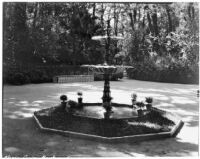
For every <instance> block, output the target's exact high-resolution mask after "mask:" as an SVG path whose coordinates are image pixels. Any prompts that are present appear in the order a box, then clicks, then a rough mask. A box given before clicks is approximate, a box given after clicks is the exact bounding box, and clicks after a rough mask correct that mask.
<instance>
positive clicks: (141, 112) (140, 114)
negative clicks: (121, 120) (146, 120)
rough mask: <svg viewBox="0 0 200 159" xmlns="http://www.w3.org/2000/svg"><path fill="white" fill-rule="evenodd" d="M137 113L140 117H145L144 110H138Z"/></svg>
mask: <svg viewBox="0 0 200 159" xmlns="http://www.w3.org/2000/svg"><path fill="white" fill-rule="evenodd" d="M137 113H138V116H139V117H140V116H142V115H143V110H142V109H138V110H137Z"/></svg>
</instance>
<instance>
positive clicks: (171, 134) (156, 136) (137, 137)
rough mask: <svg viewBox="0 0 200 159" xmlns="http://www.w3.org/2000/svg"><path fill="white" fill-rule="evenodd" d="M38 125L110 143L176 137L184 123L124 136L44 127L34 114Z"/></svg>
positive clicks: (74, 135)
mask: <svg viewBox="0 0 200 159" xmlns="http://www.w3.org/2000/svg"><path fill="white" fill-rule="evenodd" d="M33 117H34V119H35V121H36V123H37V125H38V126H39V128H40V130H42V131H43V132H51V133H57V134H61V135H64V136H68V137H75V138H81V139H89V140H93V141H100V142H108V143H122V142H137V141H147V140H153V139H154V140H157V139H164V138H169V137H176V136H177V134H178V133H179V132H180V130H181V128H182V127H183V125H184V122H183V121H182V120H179V121H178V122H177V124H176V125H175V126H174V127H173V129H172V130H171V131H169V132H161V133H151V134H140V135H130V136H123V137H103V136H98V135H91V134H84V133H78V132H72V131H63V130H58V129H51V128H46V127H43V126H42V124H41V123H40V121H39V120H38V118H37V117H36V116H35V114H34V115H33Z"/></svg>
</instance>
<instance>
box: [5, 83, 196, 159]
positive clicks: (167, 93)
mask: <svg viewBox="0 0 200 159" xmlns="http://www.w3.org/2000/svg"><path fill="white" fill-rule="evenodd" d="M197 89H198V86H197V85H183V84H169V83H156V82H144V81H137V80H122V81H116V82H111V96H112V97H113V102H117V103H124V104H131V94H132V93H133V92H135V93H137V95H138V100H142V101H144V100H145V97H147V96H151V97H153V99H154V101H153V105H154V106H155V107H158V108H160V109H163V110H166V111H169V112H173V113H176V114H177V115H178V116H180V117H181V119H182V120H183V121H184V122H185V125H184V127H183V129H182V130H181V132H180V134H178V136H177V138H170V139H165V140H162V141H161V140H154V141H148V142H141V143H123V144H122V143H121V144H105V143H98V142H94V141H88V140H81V139H76V138H69V137H64V136H60V135H56V134H48V133H42V132H41V131H40V130H39V129H38V127H37V125H36V124H35V122H34V120H33V118H32V115H33V112H34V111H37V110H40V109H43V108H48V107H52V106H56V105H58V104H59V103H60V100H59V97H60V95H62V94H66V95H67V96H68V98H69V99H72V100H76V101H77V91H82V92H83V102H102V99H101V97H102V95H103V93H102V91H103V81H98V82H89V83H67V84H51V83H49V84H30V85H24V86H4V90H3V93H4V94H3V125H2V127H3V132H2V135H3V155H4V156H5V155H6V156H13V157H24V156H30V157H41V156H58V157H67V156H68V157H70V156H71V157H72V156H75V157H91V156H92V157H98V156H104V157H127V156H128V157H146V156H152V157H158V156H175V157H176V156H186V157H189V156H198V124H199V116H198V115H199V108H198V105H199V101H198V98H197V96H196V91H197Z"/></svg>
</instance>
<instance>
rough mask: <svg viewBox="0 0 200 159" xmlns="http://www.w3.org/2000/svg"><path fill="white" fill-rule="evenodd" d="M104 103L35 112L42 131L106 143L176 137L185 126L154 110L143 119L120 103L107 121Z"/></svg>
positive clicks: (145, 114)
mask: <svg viewBox="0 0 200 159" xmlns="http://www.w3.org/2000/svg"><path fill="white" fill-rule="evenodd" d="M100 104H101V103H84V106H83V108H81V109H74V110H72V111H70V112H66V111H65V110H64V111H63V110H62V109H60V108H59V107H51V108H47V109H43V110H40V111H37V112H35V113H34V118H35V120H36V122H37V124H38V126H39V128H40V129H41V130H43V131H45V132H53V133H58V134H62V135H65V136H69V137H76V138H77V137H78V138H84V139H91V140H96V141H103V142H134V141H143V140H151V139H162V138H167V137H174V136H176V135H177V134H178V132H179V131H180V129H181V128H182V126H183V122H182V121H181V120H180V119H178V118H177V117H176V116H175V115H173V114H172V113H169V112H165V111H162V110H160V109H155V108H152V110H151V111H146V113H144V115H143V116H142V117H138V116H137V115H136V110H134V108H131V105H125V104H122V105H121V104H118V103H115V104H113V105H112V107H113V109H114V110H117V111H114V113H115V112H116V114H115V115H113V116H112V117H111V118H110V119H105V118H103V113H104V111H103V108H102V106H101V105H100ZM58 108H59V109H58ZM101 108H102V109H101ZM56 111H57V112H56ZM118 111H120V112H121V113H119V112H118ZM131 114H132V115H131ZM155 119H156V120H155Z"/></svg>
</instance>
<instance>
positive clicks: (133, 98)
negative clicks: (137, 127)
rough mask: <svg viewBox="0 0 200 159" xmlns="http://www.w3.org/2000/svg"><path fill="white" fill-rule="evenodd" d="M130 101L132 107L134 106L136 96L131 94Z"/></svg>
mask: <svg viewBox="0 0 200 159" xmlns="http://www.w3.org/2000/svg"><path fill="white" fill-rule="evenodd" d="M131 100H132V106H134V105H135V104H136V100H137V94H135V93H132V94H131Z"/></svg>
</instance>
